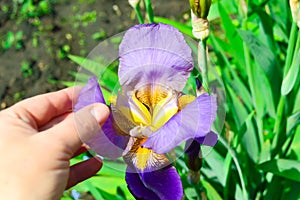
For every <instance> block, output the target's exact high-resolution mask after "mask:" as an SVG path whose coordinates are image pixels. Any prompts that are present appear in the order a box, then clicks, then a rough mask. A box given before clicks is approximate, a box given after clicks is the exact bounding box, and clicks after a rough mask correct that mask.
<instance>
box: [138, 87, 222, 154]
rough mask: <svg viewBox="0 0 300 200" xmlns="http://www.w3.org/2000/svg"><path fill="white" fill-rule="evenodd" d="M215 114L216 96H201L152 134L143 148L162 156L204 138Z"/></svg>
mask: <svg viewBox="0 0 300 200" xmlns="http://www.w3.org/2000/svg"><path fill="white" fill-rule="evenodd" d="M216 112H217V104H216V96H214V95H208V94H207V93H205V94H202V95H201V96H199V97H197V98H196V99H195V100H194V101H193V102H191V103H190V104H188V105H187V106H186V107H185V108H184V109H183V110H181V111H180V112H179V113H177V114H176V115H174V116H173V117H172V118H171V119H170V120H169V121H168V122H167V123H166V124H165V125H164V126H163V127H161V128H160V129H158V130H157V131H156V132H154V133H153V134H152V135H151V136H150V137H149V138H148V139H147V141H146V142H145V143H144V144H143V146H144V147H146V148H149V149H152V150H154V151H155V152H156V153H159V154H163V153H167V152H169V151H170V150H172V149H173V148H175V147H176V146H178V145H179V144H180V143H181V142H185V141H186V140H188V139H190V138H198V137H205V136H206V135H207V134H208V133H209V132H210V129H211V125H212V123H213V121H214V120H215V117H216Z"/></svg>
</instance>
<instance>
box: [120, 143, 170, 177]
mask: <svg viewBox="0 0 300 200" xmlns="http://www.w3.org/2000/svg"><path fill="white" fill-rule="evenodd" d="M146 140H147V139H146V138H143V139H135V142H134V144H133V145H132V147H131V150H130V151H129V152H128V153H127V154H126V155H124V160H125V161H126V162H127V163H128V164H133V165H134V166H135V167H136V168H137V169H139V170H141V171H144V170H145V169H146V168H147V169H148V170H157V169H160V168H162V167H165V166H167V165H169V164H170V162H169V160H168V158H167V157H166V156H165V155H163V154H157V153H155V152H154V151H153V150H151V149H148V148H144V147H142V144H143V143H144V142H145V141H146Z"/></svg>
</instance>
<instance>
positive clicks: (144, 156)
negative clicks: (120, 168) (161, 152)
mask: <svg viewBox="0 0 300 200" xmlns="http://www.w3.org/2000/svg"><path fill="white" fill-rule="evenodd" d="M152 152H153V151H152V150H150V149H147V148H142V147H139V148H138V150H137V151H136V152H135V153H136V167H137V168H138V169H140V170H144V169H145V168H146V166H147V162H148V160H149V158H150V156H151V153H152Z"/></svg>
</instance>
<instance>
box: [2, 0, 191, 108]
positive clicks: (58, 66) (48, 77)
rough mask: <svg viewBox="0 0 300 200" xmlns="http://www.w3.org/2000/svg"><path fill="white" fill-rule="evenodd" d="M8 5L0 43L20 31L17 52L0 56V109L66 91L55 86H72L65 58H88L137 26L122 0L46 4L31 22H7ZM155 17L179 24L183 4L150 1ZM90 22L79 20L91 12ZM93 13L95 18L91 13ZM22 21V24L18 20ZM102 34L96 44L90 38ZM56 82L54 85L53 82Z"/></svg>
mask: <svg viewBox="0 0 300 200" xmlns="http://www.w3.org/2000/svg"><path fill="white" fill-rule="evenodd" d="M13 2H14V1H11V0H2V1H1V2H0V8H1V9H0V42H1V43H2V44H3V43H4V42H5V39H6V35H7V33H8V32H9V31H11V32H13V33H17V32H18V31H22V33H23V35H22V40H21V41H22V42H21V43H22V48H21V49H16V48H15V47H14V45H13V46H12V47H10V48H9V49H7V50H3V49H2V50H1V51H0V109H4V108H6V107H8V106H11V105H13V104H14V103H16V102H18V101H20V100H21V99H24V98H28V97H31V96H34V95H37V94H41V93H45V92H50V91H56V90H59V89H61V88H64V87H65V86H64V85H63V84H60V82H59V81H74V78H73V77H72V76H71V75H70V72H71V71H77V68H78V66H77V65H76V64H75V63H73V62H71V61H70V60H69V59H68V58H67V57H66V54H67V53H70V54H74V55H81V56H85V55H87V54H88V53H89V52H90V51H91V50H92V49H93V48H94V47H95V46H96V45H97V44H98V43H99V42H100V41H101V40H104V39H105V38H106V37H109V36H112V35H114V34H117V33H119V32H121V31H124V30H126V29H128V28H129V27H131V26H133V25H134V24H137V20H136V18H135V16H134V12H133V10H132V8H131V7H130V6H129V5H128V2H127V1H126V0H87V1H84V0H57V1H53V2H55V3H53V4H51V12H50V13H48V14H45V15H43V16H41V17H39V18H38V19H39V25H34V22H35V20H36V18H26V19H22V18H21V16H18V15H17V16H16V17H15V18H13V19H12V18H11V17H10V16H11V12H4V11H3V10H4V9H3V8H8V9H9V10H12V8H13ZM152 4H153V7H154V13H155V15H156V16H161V17H167V18H169V19H176V20H177V21H184V19H183V18H184V17H183V15H184V14H185V16H186V13H188V10H189V8H188V1H182V0H171V1H167V3H166V1H165V0H154V1H152ZM93 11H94V13H92V14H94V18H93V17H91V18H92V19H91V20H86V21H89V22H85V20H84V19H82V18H80V16H84V14H85V13H87V12H90V13H91V12H93ZM95 13H96V14H95ZM20 19H21V20H20ZM97 32H101V33H102V36H99V37H98V38H97V39H95V38H93V34H94V33H97ZM24 62H26V63H28V66H29V68H30V70H32V74H31V75H26V74H24V72H22V69H21V66H22V64H24ZM56 80H57V81H56Z"/></svg>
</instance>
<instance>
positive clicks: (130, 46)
mask: <svg viewBox="0 0 300 200" xmlns="http://www.w3.org/2000/svg"><path fill="white" fill-rule="evenodd" d="M119 56H120V66H119V72H118V75H119V80H120V83H121V85H122V86H123V87H125V88H126V89H128V90H133V89H134V88H138V87H140V86H141V85H146V84H153V83H156V84H162V85H165V86H169V87H171V88H172V89H174V90H177V91H181V90H182V89H183V88H184V86H185V84H186V80H187V78H188V77H189V74H190V72H191V70H192V69H193V58H192V53H191V49H190V47H189V46H188V45H187V44H186V42H185V40H184V37H183V35H182V34H181V33H180V32H179V31H178V30H177V29H175V28H173V27H172V26H170V25H165V24H146V25H145V24H143V25H137V26H134V27H132V28H131V29H129V30H128V31H127V32H126V33H125V35H124V38H123V41H122V43H121V44H120V48H119Z"/></svg>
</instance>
